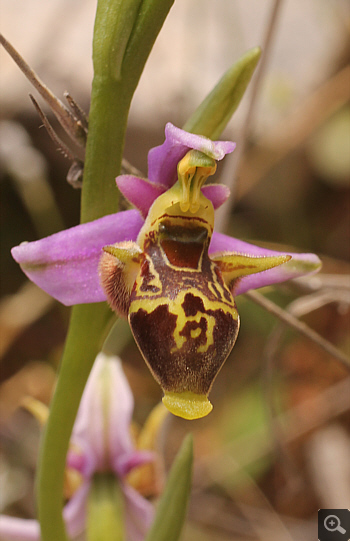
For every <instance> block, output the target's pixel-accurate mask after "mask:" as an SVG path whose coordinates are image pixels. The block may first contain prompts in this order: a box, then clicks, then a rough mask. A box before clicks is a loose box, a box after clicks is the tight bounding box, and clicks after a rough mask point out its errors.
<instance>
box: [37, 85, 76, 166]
mask: <svg viewBox="0 0 350 541" xmlns="http://www.w3.org/2000/svg"><path fill="white" fill-rule="evenodd" d="M29 97H30V99H31V100H32V103H33V105H34V107H35V109H36V111H37V113H38V115H39V116H40V118H41V120H42V123H43V125H44V127H45V129H46V131H47V133H48V134H49V136H50V137H51V139H52V140H53V142H54V143H56V145H58V147H59V149H60V150H61V152H62V153H63V155H64V156H65V157H66V158H68V159H69V160H71V161H74V160H75V159H76V156H74V154H73V153H72V151H71V150H70V148H68V146H67V145H66V144H65V143H64V142H63V141H62V139H60V138H59V137H58V135H57V133H56V132H55V130H54V129H53V127H52V126H51V124H50V122H49V119H48V118H47V116H46V115H45V113H44V111H43V110H42V109H41V107H40V105H39V104H38V102H37V101H36V99H35V98H34V96H32V94H29Z"/></svg>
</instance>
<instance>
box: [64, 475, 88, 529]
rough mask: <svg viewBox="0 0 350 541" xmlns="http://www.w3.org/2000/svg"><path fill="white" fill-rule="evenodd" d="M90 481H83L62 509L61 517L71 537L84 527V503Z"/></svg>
mask: <svg viewBox="0 0 350 541" xmlns="http://www.w3.org/2000/svg"><path fill="white" fill-rule="evenodd" d="M89 490H90V483H84V484H83V485H82V486H81V487H80V488H79V489H78V490H77V491H76V493H75V494H74V496H73V497H72V498H71V499H70V500H69V502H68V503H67V504H66V505H65V507H64V509H63V518H64V521H65V523H66V528H67V531H68V535H69V536H70V537H72V538H74V537H77V536H78V535H80V534H81V533H82V532H83V531H84V530H85V527H86V503H87V498H88V495H89Z"/></svg>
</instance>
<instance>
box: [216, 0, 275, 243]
mask: <svg viewBox="0 0 350 541" xmlns="http://www.w3.org/2000/svg"><path fill="white" fill-rule="evenodd" d="M281 7H282V0H274V3H273V6H272V9H271V13H270V16H269V21H268V23H267V29H266V34H265V38H264V40H263V44H262V51H263V53H262V57H261V61H260V64H259V67H258V70H257V74H256V77H255V79H254V80H253V87H252V92H251V96H250V103H249V108H248V111H247V114H246V117H245V121H244V123H243V127H242V130H241V133H240V134H239V136H238V138H237V149H236V152H234V153H233V154H232V155H231V156H228V158H227V159H226V164H225V168H224V173H223V176H222V178H221V182H222V183H223V184H226V186H228V187H229V188H230V190H231V195H230V197H229V199H228V200H227V202H226V205H224V206H222V207H221V208H220V209H218V211H217V212H216V229H217V231H222V232H223V231H226V229H227V225H228V221H229V215H230V211H231V208H232V207H233V204H234V199H235V196H236V180H237V171H238V167H239V165H240V162H241V160H242V157H243V155H244V153H245V149H246V144H247V140H248V136H249V131H250V128H251V125H252V121H253V119H254V115H255V111H256V106H257V102H258V96H259V92H260V89H261V86H262V82H263V79H264V75H265V72H266V67H267V63H268V60H269V56H270V51H271V47H272V44H273V38H274V34H275V31H276V29H277V22H278V17H279V14H280V10H281Z"/></svg>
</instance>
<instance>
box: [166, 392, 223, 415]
mask: <svg viewBox="0 0 350 541" xmlns="http://www.w3.org/2000/svg"><path fill="white" fill-rule="evenodd" d="M163 404H164V406H165V407H166V408H167V409H168V410H169V411H170V412H171V413H173V414H174V415H177V416H178V417H182V418H183V419H188V420H193V419H200V418H201V417H205V416H206V415H208V413H210V412H211V410H212V409H213V406H212V404H211V403H210V402H209V400H208V397H207V396H206V395H205V394H196V393H192V392H190V391H184V392H183V393H171V392H167V391H165V395H164V396H163Z"/></svg>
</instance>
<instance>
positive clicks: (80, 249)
mask: <svg viewBox="0 0 350 541" xmlns="http://www.w3.org/2000/svg"><path fill="white" fill-rule="evenodd" d="M142 224H143V220H142V218H141V216H140V214H139V213H138V212H137V211H136V210H128V211H125V212H119V213H118V214H110V215H108V216H104V217H103V218H100V219H98V220H95V221H93V222H88V223H86V224H81V225H77V226H76V227H72V228H71V229H66V230H65V231H60V232H59V233H55V234H54V235H51V236H50V237H46V238H44V239H41V240H37V241H34V242H29V243H22V244H20V245H19V246H16V247H15V248H12V250H11V253H12V256H13V258H14V259H15V260H16V261H17V263H19V264H20V265H21V268H22V270H23V272H24V273H25V274H26V275H27V276H28V278H29V279H30V280H32V282H34V283H35V284H37V285H38V286H39V287H41V289H43V290H44V291H46V292H47V293H48V294H49V295H51V296H52V297H54V298H55V299H57V300H59V301H60V302H62V303H63V304H66V305H68V306H70V305H72V304H82V303H90V302H101V301H104V300H106V297H105V294H104V292H103V291H102V288H101V286H100V283H99V277H98V263H99V258H100V255H101V250H102V248H103V246H105V245H107V244H113V243H115V242H120V241H123V240H136V238H137V235H138V232H139V230H140V228H141V226H142Z"/></svg>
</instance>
